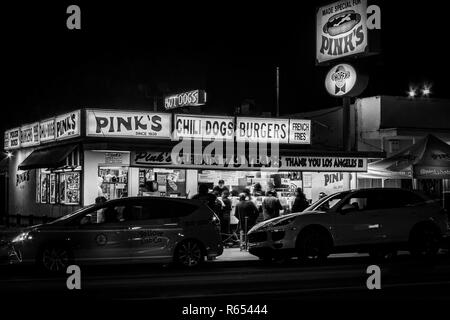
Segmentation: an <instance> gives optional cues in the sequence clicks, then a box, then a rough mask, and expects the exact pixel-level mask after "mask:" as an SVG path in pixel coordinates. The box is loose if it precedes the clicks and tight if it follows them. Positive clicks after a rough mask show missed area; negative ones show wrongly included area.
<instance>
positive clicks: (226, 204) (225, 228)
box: [220, 190, 232, 234]
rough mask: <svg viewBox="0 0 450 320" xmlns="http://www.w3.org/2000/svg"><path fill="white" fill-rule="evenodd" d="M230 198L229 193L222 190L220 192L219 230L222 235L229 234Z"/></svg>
mask: <svg viewBox="0 0 450 320" xmlns="http://www.w3.org/2000/svg"><path fill="white" fill-rule="evenodd" d="M229 196H230V192H229V191H228V190H224V191H223V192H222V202H223V208H222V219H221V221H220V222H221V229H222V233H225V234H229V233H230V218H231V208H232V206H231V200H230V199H229V198H228V197H229Z"/></svg>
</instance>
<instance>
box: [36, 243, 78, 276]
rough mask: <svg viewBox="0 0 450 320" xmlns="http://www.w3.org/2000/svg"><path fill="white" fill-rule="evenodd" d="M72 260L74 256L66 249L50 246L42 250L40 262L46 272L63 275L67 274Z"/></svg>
mask: <svg viewBox="0 0 450 320" xmlns="http://www.w3.org/2000/svg"><path fill="white" fill-rule="evenodd" d="M72 260H73V259H72V254H71V252H70V250H69V249H67V248H66V247H64V246H48V247H45V248H44V249H43V250H42V252H41V254H40V255H39V261H38V262H39V265H40V266H41V267H42V268H43V269H44V270H45V271H48V272H51V273H63V272H66V270H67V267H68V266H69V265H70V264H71V263H72Z"/></svg>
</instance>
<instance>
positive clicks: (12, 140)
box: [4, 128, 20, 150]
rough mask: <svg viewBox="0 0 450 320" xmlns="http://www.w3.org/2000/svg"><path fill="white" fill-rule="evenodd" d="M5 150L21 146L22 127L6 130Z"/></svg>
mask: <svg viewBox="0 0 450 320" xmlns="http://www.w3.org/2000/svg"><path fill="white" fill-rule="evenodd" d="M4 148H5V150H11V149H18V148H20V128H14V129H10V130H7V131H6V132H5V147H4Z"/></svg>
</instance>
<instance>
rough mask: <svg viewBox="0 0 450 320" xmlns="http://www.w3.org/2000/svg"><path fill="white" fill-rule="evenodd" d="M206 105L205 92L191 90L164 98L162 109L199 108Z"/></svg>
mask: <svg viewBox="0 0 450 320" xmlns="http://www.w3.org/2000/svg"><path fill="white" fill-rule="evenodd" d="M205 103H206V92H205V91H204V90H193V91H189V92H183V93H178V94H174V95H171V96H167V97H165V98H164V107H165V108H166V110H170V109H175V108H182V107H190V106H200V105H204V104H205Z"/></svg>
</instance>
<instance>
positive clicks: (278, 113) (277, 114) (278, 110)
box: [276, 67, 280, 118]
mask: <svg viewBox="0 0 450 320" xmlns="http://www.w3.org/2000/svg"><path fill="white" fill-rule="evenodd" d="M276 86H277V112H276V116H277V118H278V117H279V116H280V67H277V84H276Z"/></svg>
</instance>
